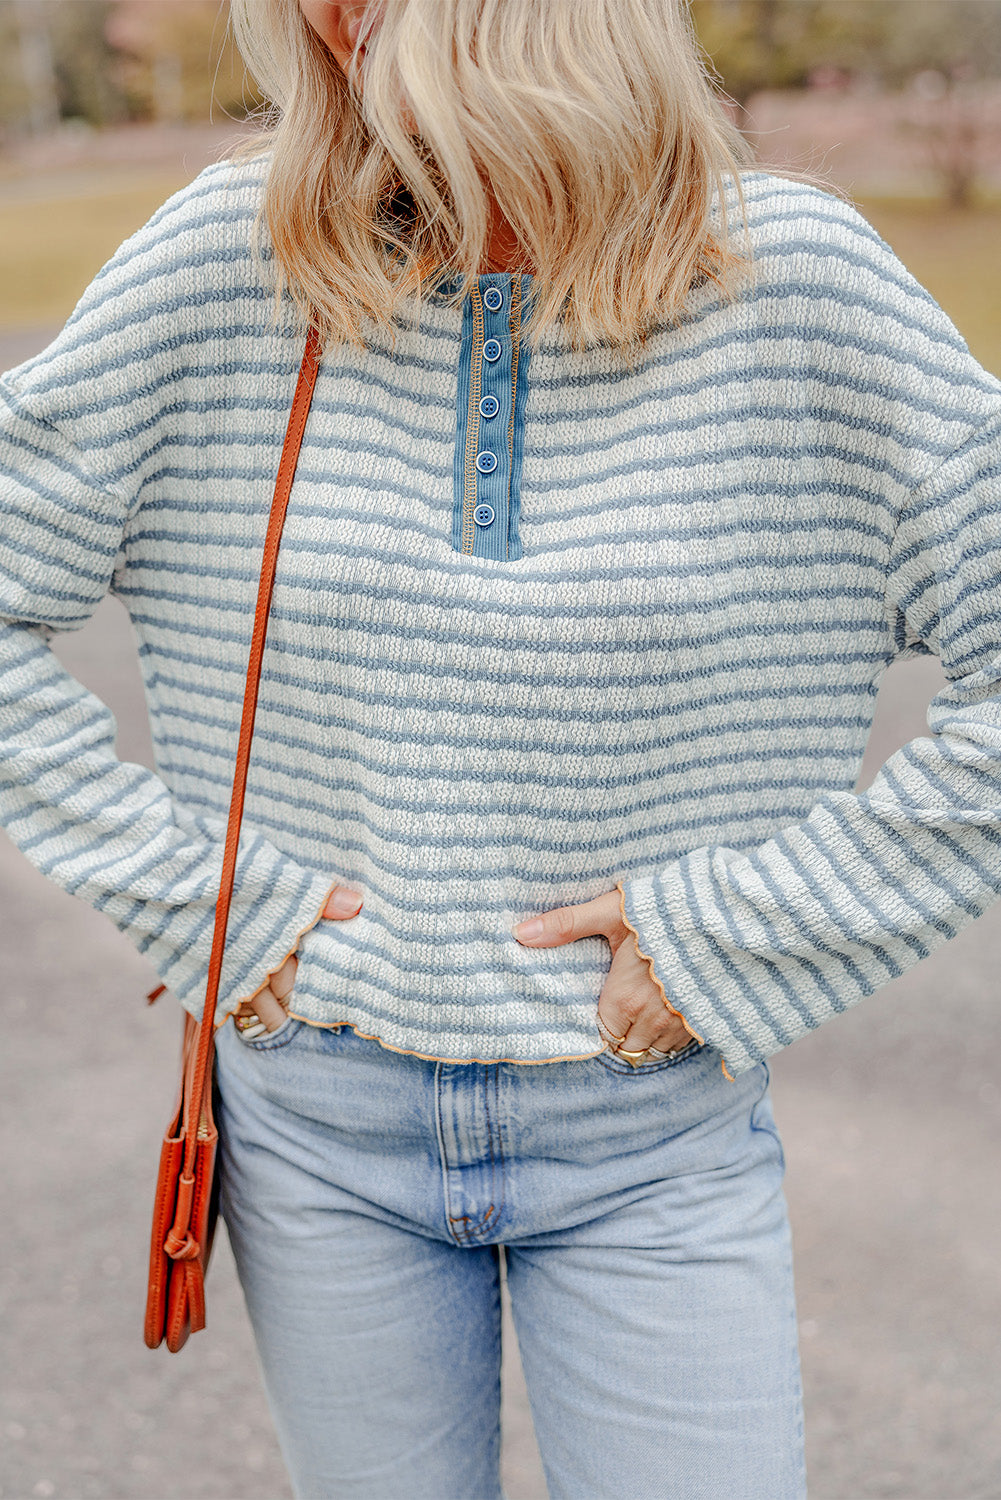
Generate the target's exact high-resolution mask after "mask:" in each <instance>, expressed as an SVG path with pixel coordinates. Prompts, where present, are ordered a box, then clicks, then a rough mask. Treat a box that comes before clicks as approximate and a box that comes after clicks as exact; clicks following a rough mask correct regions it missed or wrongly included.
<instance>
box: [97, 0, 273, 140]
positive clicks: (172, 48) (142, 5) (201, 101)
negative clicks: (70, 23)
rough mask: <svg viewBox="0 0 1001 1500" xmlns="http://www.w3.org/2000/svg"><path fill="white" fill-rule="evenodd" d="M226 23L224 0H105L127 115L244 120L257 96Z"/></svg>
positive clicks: (135, 116)
mask: <svg viewBox="0 0 1001 1500" xmlns="http://www.w3.org/2000/svg"><path fill="white" fill-rule="evenodd" d="M76 3H78V4H79V3H81V0H76ZM86 3H92V0H86ZM227 22H228V9H227V6H226V4H225V0H161V3H159V4H150V3H149V0H111V3H110V4H109V5H108V17H107V24H106V27H105V32H106V36H107V39H108V41H109V43H110V45H111V46H112V47H113V48H114V49H115V50H116V51H117V52H118V53H119V55H120V70H121V71H120V77H121V84H122V87H123V89H124V92H125V94H126V97H127V100H128V105H129V112H130V114H131V115H132V116H133V118H139V119H147V120H149V119H153V120H166V121H180V120H190V121H199V122H204V121H207V120H208V119H209V118H210V116H213V115H214V114H215V113H216V111H218V112H219V113H221V114H223V115H232V116H234V117H235V118H236V119H243V118H244V116H245V115H246V114H247V112H248V110H249V109H251V108H254V107H255V106H256V105H257V104H258V103H259V102H260V100H259V98H258V96H257V94H256V93H255V91H254V88H253V84H252V83H251V81H250V79H249V77H246V76H245V69H244V66H243V61H242V59H241V58H240V56H239V53H238V52H237V50H236V46H235V43H234V41H233V38H232V33H231V31H230V29H229V27H228V25H227Z"/></svg>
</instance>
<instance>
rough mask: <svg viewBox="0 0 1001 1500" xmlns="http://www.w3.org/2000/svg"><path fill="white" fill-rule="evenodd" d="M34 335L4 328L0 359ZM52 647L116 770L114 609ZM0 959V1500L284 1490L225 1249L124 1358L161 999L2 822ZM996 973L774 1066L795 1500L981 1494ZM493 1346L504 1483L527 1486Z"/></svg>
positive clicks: (1000, 1098)
mask: <svg viewBox="0 0 1001 1500" xmlns="http://www.w3.org/2000/svg"><path fill="white" fill-rule="evenodd" d="M46 341H47V335H43V334H42V333H39V334H36V335H30V336H29V335H25V336H24V337H23V338H22V339H20V340H19V341H18V343H17V344H15V343H4V342H3V341H0V369H6V368H9V367H10V366H11V365H13V364H15V363H17V362H18V361H19V360H21V359H23V358H26V357H28V355H29V354H31V353H33V352H35V351H36V350H37V349H38V348H40V347H42V346H43V344H44V343H45V342H46ZM57 650H58V653H59V655H60V657H61V658H62V659H63V660H64V661H65V662H66V664H67V665H68V666H69V668H70V670H71V671H73V672H74V673H75V674H76V675H77V676H78V677H79V678H80V679H81V680H82V681H84V682H85V683H86V684H87V685H88V686H89V687H91V688H93V689H94V690H95V691H96V692H98V693H99V694H100V696H101V697H102V698H103V699H104V700H105V701H106V702H107V703H108V704H109V705H110V706H111V708H112V710H113V712H114V713H115V714H116V717H117V720H118V725H119V741H118V750H119V754H120V755H121V756H122V758H123V759H127V760H140V761H144V762H146V763H149V754H150V752H149V739H148V733H147V729H146V724H145V713H144V709H143V705H142V697H141V692H140V688H139V677H138V670H137V667H136V662H135V652H134V646H133V642H132V636H131V631H130V628H129V625H128V621H127V619H126V617H125V615H124V613H123V611H122V610H121V609H120V607H119V606H118V605H117V604H116V603H114V602H113V601H111V600H106V601H105V602H104V604H102V606H101V607H100V608H99V610H98V611H97V613H96V615H95V616H94V619H93V620H92V621H91V622H90V624H88V626H87V627H86V628H85V629H84V630H83V631H80V632H79V633H77V634H75V635H73V636H69V637H66V638H63V639H62V640H60V641H59V642H58V646H57ZM941 681H942V679H941V676H940V673H939V669H938V666H937V663H934V662H914V663H908V664H905V665H902V666H899V667H896V668H894V669H892V670H891V671H890V672H889V673H888V674H887V677H886V679H885V681H884V684H883V687H882V690H881V693H880V699H879V705H878V711H877V721H876V725H875V728H874V730H873V734H872V737H871V741H870V745H869V752H868V754H867V757H866V762H865V765H864V766H863V770H862V774H861V776H860V778H859V786H865V785H867V784H868V783H869V781H870V780H871V779H872V775H873V773H874V771H875V770H876V768H877V767H878V765H879V764H880V763H881V762H882V761H883V760H885V759H886V757H887V755H889V754H890V753H891V752H892V751H893V750H894V749H895V748H896V747H897V746H898V745H899V744H901V743H903V742H904V741H905V740H906V739H909V738H911V737H912V736H914V735H916V734H921V733H926V732H927V729H926V724H925V720H924V708H925V705H926V704H927V702H928V699H929V697H930V696H931V694H932V693H933V692H934V691H935V690H936V688H937V687H938V686H939V685H940V684H941ZM0 960H2V962H3V967H4V973H5V976H6V983H5V984H4V986H3V992H2V997H0V1005H2V1011H0V1016H2V1021H0V1024H2V1028H3V1040H4V1046H3V1049H2V1054H0V1128H2V1131H3V1137H2V1138H3V1140H4V1142H5V1151H4V1155H3V1167H2V1176H0V1188H2V1191H3V1202H4V1204H5V1213H4V1214H3V1215H2V1216H0V1309H2V1318H3V1328H4V1345H3V1353H4V1359H3V1373H2V1375H0V1500H14V1497H16V1500H27V1497H35V1496H41V1497H47V1496H55V1497H88V1500H200V1497H206V1500H209V1497H211V1500H286V1497H288V1496H289V1494H290V1491H289V1487H288V1483H287V1480H286V1478H285V1476H284V1473H283V1470H282V1466H281V1462H280V1459H279V1456H278V1452H277V1448H276V1444H275V1441H274V1436H273V1433H272V1430H271V1426H270V1420H269V1417H268V1413H267V1410H266V1407H265V1405H264V1401H263V1398H262V1395H261V1391H260V1388H259V1385H258V1379H257V1373H256V1368H255V1364H254V1354H253V1348H252V1344H251V1340H250V1336H249V1330H248V1325H247V1321H246V1315H245V1313H244V1310H243V1306H242V1303H241V1300H240V1293H239V1288H238V1285H237V1283H236V1280H235V1276H234V1273H233V1268H232V1262H231V1259H230V1257H229V1252H228V1246H227V1244H226V1242H225V1236H224V1235H223V1236H222V1238H221V1242H220V1244H219V1246H218V1251H217V1255H216V1258H215V1260H214V1262H213V1266H212V1271H211V1280H210V1287H209V1291H210V1326H209V1329H208V1331H207V1332H206V1333H204V1334H201V1335H199V1336H198V1337H196V1338H195V1339H193V1340H192V1341H191V1343H190V1344H189V1345H188V1347H187V1348H186V1349H185V1351H184V1352H183V1353H182V1354H181V1355H180V1356H171V1355H167V1354H165V1353H164V1352H163V1351H162V1350H159V1351H156V1352H155V1353H151V1352H150V1351H149V1350H147V1349H146V1348H145V1347H144V1345H143V1343H142V1309H143V1297H144V1275H145V1257H146V1251H147V1235H148V1213H149V1207H150V1204H149V1201H148V1200H149V1196H150V1190H151V1186H152V1182H153V1177H154V1173H155V1167H156V1161H157V1157H158V1152H159V1140H160V1135H161V1132H162V1129H163V1126H164V1124H165V1123H166V1116H167V1113H168V1111H169V1107H170V1103H171V1097H172V1091H173V1086H174V1075H175V1064H176V1048H177V1039H178V1031H179V1020H178V1015H177V1012H176V1010H174V1011H172V1010H170V1009H169V1008H165V1007H163V1006H162V1005H161V1006H157V1007H154V1008H152V1009H147V1008H146V1006H145V999H144V992H145V991H146V990H147V989H148V988H150V987H151V986H152V985H153V984H154V983H155V982H156V975H155V973H154V972H153V970H152V969H150V968H149V967H148V966H147V965H146V964H145V962H144V961H143V960H141V959H140V958H139V957H138V955H137V954H136V953H135V952H134V950H133V948H132V946H131V944H130V943H129V942H128V941H127V939H125V938H124V937H123V936H122V935H121V934H119V933H118V932H117V931H116V929H115V928H114V927H112V925H111V924H110V923H109V922H107V920H106V919H105V918H103V917H101V916H100V915H98V914H97V913H96V912H93V911H92V910H90V908H88V907H86V906H84V905H83V903H82V902H79V901H77V900H75V899H73V898H71V897H69V896H67V895H66V894H65V893H64V892H62V891H60V890H58V889H57V888H56V887H54V886H52V885H50V884H49V883H48V882H47V881H45V880H44V879H43V878H42V877H41V876H39V875H38V874H37V872H36V871H35V870H34V869H33V868H32V867H31V866H30V865H29V864H28V862H27V861H26V859H25V858H24V857H23V856H22V855H21V854H20V853H19V852H18V851H17V850H16V849H14V847H13V846H12V845H11V844H10V843H9V841H7V840H6V838H5V836H3V835H0ZM999 964H1001V905H999V906H998V907H995V908H993V909H992V910H991V911H990V912H988V913H987V914H986V915H985V916H984V917H983V918H981V919H980V920H979V921H978V922H976V923H975V924H974V925H973V926H972V927H971V928H968V929H967V930H966V931H965V932H963V933H962V934H960V936H959V937H958V938H957V939H955V940H954V941H953V942H952V943H950V944H948V945H947V946H946V948H944V949H941V950H939V952H937V953H936V954H933V955H932V956H931V958H929V959H927V960H925V961H924V963H922V964H920V965H919V966H918V967H917V969H915V970H912V971H911V973H910V974H908V975H905V976H904V977H903V978H902V979H901V980H897V981H895V982H894V983H893V984H891V985H888V986H887V987H886V988H885V989H884V990H883V991H882V992H881V993H880V994H879V995H876V996H873V997H871V998H870V999H869V1000H867V1001H866V1002H864V1003H863V1004H862V1005H861V1006H859V1007H856V1008H855V1009H854V1010H852V1011H851V1012H849V1013H848V1014H847V1015H845V1016H842V1017H840V1018H839V1019H838V1020H837V1021H834V1022H832V1023H830V1024H829V1025H827V1026H825V1027H823V1028H821V1030H820V1031H818V1032H815V1033H813V1034H812V1035H811V1036H809V1037H807V1038H805V1039H803V1040H802V1041H800V1042H798V1043H796V1045H795V1046H794V1047H791V1048H789V1049H788V1050H787V1051H785V1052H783V1053H781V1054H779V1055H778V1056H777V1057H776V1058H774V1059H772V1077H773V1097H774V1101H775V1112H776V1116H777V1119H778V1123H779V1127H780V1130H781V1132H782V1135H783V1139H784V1143H785V1150H786V1157H787V1176H786V1192H787V1197H788V1200H789V1206H790V1215H791V1218H792V1223H793V1236H794V1243H795V1250H796V1265H797V1291H798V1301H799V1312H800V1328H801V1344H802V1356H803V1369H804V1379H805V1385H806V1421H807V1439H808V1446H807V1459H808V1468H809V1474H810V1495H811V1500H877V1497H878V1500H1001V1427H999V1424H998V1420H997V1413H998V1410H999V1407H1001V1361H999V1359H998V1352H997V1350H998V1334H999V1328H1001V1262H999V1257H998V1254H997V1246H998V1244H999V1242H1001V1190H999V1187H998V1168H999V1165H1001V1081H999V1076H998V1061H997V1059H998V1055H999V1049H998V1041H999V1038H1001V1017H999V1010H998V970H999ZM508 1334H509V1336H508V1339H507V1343H506V1355H505V1401H506V1411H505V1448H504V1473H505V1483H506V1486H507V1492H508V1496H509V1500H545V1486H544V1483H543V1481H542V1478H541V1471H540V1468H539V1464H538V1458H537V1454H536V1452H535V1448H534V1442H533V1438H532V1433H531V1422H530V1419H529V1416H528V1407H527V1398H526V1395H525V1391H524V1387H523V1384H522V1382H521V1377H520V1372H519V1369H518V1365H517V1353H516V1349H515V1345H514V1341H513V1339H512V1338H511V1337H510V1324H508ZM386 1500H397V1497H391V1496H387V1497H386ZM442 1500H445V1497H442ZM448 1500H475V1497H471V1496H453V1497H448ZM580 1500H588V1497H586V1496H581V1497H580ZM622 1500H630V1497H629V1496H626V1495H624V1496H623V1497H622ZM664 1500H689V1497H687V1496H684V1495H677V1494H672V1493H671V1491H670V1489H669V1488H667V1487H666V1488H665V1492H664ZM761 1500H773V1497H769V1496H761Z"/></svg>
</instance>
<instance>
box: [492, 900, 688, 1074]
mask: <svg viewBox="0 0 1001 1500" xmlns="http://www.w3.org/2000/svg"><path fill="white" fill-rule="evenodd" d="M530 922H538V923H540V924H541V925H540V926H539V928H538V929H537V931H536V933H535V934H534V935H533V934H531V933H530V932H529V931H528V930H527V929H528V926H529V923H530ZM512 931H513V933H514V935H515V937H516V938H517V939H518V941H519V942H520V943H524V945H525V946H526V947H527V948H558V947H560V946H562V945H563V944H564V943H573V942H576V940H577V939H578V938H582V937H594V936H597V935H600V936H602V937H605V938H607V939H608V942H609V944H610V946H611V949H612V963H611V967H610V968H609V970H608V973H607V975H606V976H605V983H604V987H603V988H602V991H601V994H600V995H599V997H598V1015H599V1016H600V1017H601V1020H602V1021H603V1022H604V1024H605V1026H606V1027H607V1028H608V1030H609V1031H610V1032H611V1033H612V1035H613V1036H617V1037H622V1038H623V1040H622V1041H621V1042H620V1043H619V1044H618V1045H617V1046H615V1047H613V1048H612V1050H613V1051H614V1052H645V1051H646V1049H647V1048H648V1047H658V1048H659V1049H660V1050H661V1051H662V1052H671V1051H673V1050H675V1049H676V1048H679V1047H687V1046H688V1044H689V1042H691V1041H692V1039H693V1038H694V1037H695V1033H694V1032H692V1031H689V1029H688V1027H687V1026H686V1024H685V1022H684V1020H683V1019H682V1017H681V1015H680V1013H679V1012H678V1011H676V1010H673V1009H672V1008H670V1007H669V1006H668V1005H667V1004H666V1002H665V1000H664V996H663V992H662V991H661V988H660V986H659V985H658V983H657V981H656V980H655V979H654V977H653V966H652V964H651V962H650V960H649V959H647V958H644V957H642V955H641V954H640V952H639V950H638V948H637V946H636V939H635V936H634V934H633V932H632V930H631V929H630V928H628V927H627V926H626V924H625V923H624V922H623V920H622V906H621V898H620V896H619V892H618V891H617V890H612V891H608V892H606V893H605V895H603V896H595V897H594V898H593V900H591V901H582V902H581V903H580V905H578V906H556V907H554V908H553V910H552V911H547V912H543V913H542V915H541V916H540V917H531V918H527V919H526V920H525V921H524V922H519V923H518V925H517V926H516V927H514V928H512ZM609 1045H611V1044H609Z"/></svg>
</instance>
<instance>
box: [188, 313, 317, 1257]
mask: <svg viewBox="0 0 1001 1500" xmlns="http://www.w3.org/2000/svg"><path fill="white" fill-rule="evenodd" d="M320 355H321V350H320V337H319V333H318V332H317V330H316V328H315V327H314V326H312V325H311V326H310V329H309V332H308V334H307V335H306V348H305V352H304V354H303V356H302V365H301V368H300V370H299V379H298V380H297V382H296V387H295V395H294V396H293V398H292V410H291V412H290V414H289V419H288V428H287V430H286V433H285V445H284V447H283V448H282V456H281V462H280V464H279V465H278V477H277V479H276V481H275V493H274V498H273V500H272V502H271V514H270V517H269V519H268V530H267V536H266V537H265V541H264V556H263V559H262V562H261V582H260V586H259V588H258V591H257V613H256V614H255V616H254V633H253V636H252V638H251V643H250V661H249V663H248V666H247V686H246V691H245V692H244V695H243V718H242V719H241V721H240V740H239V744H238V746H237V751H236V771H235V773H234V776H233V795H232V797H231V798H230V804H229V822H228V824H227V825H226V843H225V848H224V851H223V858H222V878H221V880H220V883H219V896H218V898H217V900H216V908H215V931H214V933H213V936H212V954H211V957H210V958H209V972H208V983H207V985H206V991H205V1004H204V1007H203V1009H202V1018H201V1021H200V1023H199V1027H198V1046H197V1054H196V1059H195V1068H194V1076H193V1079H192V1087H191V1089H190V1090H189V1091H188V1093H187V1097H186V1099H185V1106H184V1172H185V1173H186V1174H188V1175H190V1173H191V1170H192V1165H193V1163H194V1158H195V1146H196V1141H197V1135H198V1124H199V1120H200V1118H201V1114H202V1104H203V1100H204V1098H205V1089H206V1080H208V1086H209V1087H211V1073H210V1071H209V1059H210V1057H211V1054H212V1048H213V1044H214V1020H215V1013H216V1006H217V1003H218V996H219V976H220V973H221V971H222V956H223V950H224V948H225V944H226V925H227V922H228V920H229V904H230V900H231V898H232V895H233V881H234V877H235V874H236V856H237V850H238V848H239V843H240V823H241V820H242V818H243V797H244V792H245V790H246V786H247V767H248V765H249V762H250V742H251V739H252V737H253V733H254V717H255V715H256V713H257V688H258V684H259V682H260V677H261V661H262V658H263V656H264V638H265V636H266V634H267V629H268V615H269V613H270V610H271V595H272V592H273V589H274V582H275V567H276V565H277V562H278V546H279V543H280V541H281V534H282V527H283V526H284V524H285V512H286V510H287V509H288V500H289V495H290V494H291V491H292V480H293V478H294V476H295V469H296V464H297V463H298V460H299V448H300V446H301V444H302V435H303V432H304V431H305V428H306V418H307V416H308V415H309V408H310V404H311V402H312V399H313V388H314V386H315V385H316V372H317V370H318V369H319V365H320ZM186 1227H187V1226H186V1225H185V1226H184V1228H185V1229H186Z"/></svg>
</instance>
